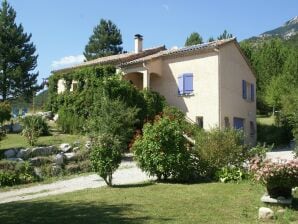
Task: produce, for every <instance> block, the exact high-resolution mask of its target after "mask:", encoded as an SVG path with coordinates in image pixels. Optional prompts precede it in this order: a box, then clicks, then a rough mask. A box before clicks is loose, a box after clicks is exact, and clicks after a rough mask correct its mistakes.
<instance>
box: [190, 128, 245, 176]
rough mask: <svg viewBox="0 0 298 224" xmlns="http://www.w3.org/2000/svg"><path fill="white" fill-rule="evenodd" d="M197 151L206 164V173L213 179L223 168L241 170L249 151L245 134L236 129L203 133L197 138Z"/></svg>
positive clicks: (215, 129) (213, 130)
mask: <svg viewBox="0 0 298 224" xmlns="http://www.w3.org/2000/svg"><path fill="white" fill-rule="evenodd" d="M195 140H196V145H195V147H196V150H197V153H198V155H199V156H200V158H201V159H202V160H203V161H205V162H206V165H207V166H206V172H207V173H208V176H209V177H211V178H213V177H214V175H215V173H216V172H217V171H219V170H221V169H222V168H223V167H227V166H234V167H236V168H241V167H242V165H243V162H244V161H245V160H246V159H247V149H246V147H245V146H244V145H243V133H242V132H240V131H238V130H234V129H225V130H220V129H219V128H214V129H212V130H210V131H208V132H207V131H201V132H199V133H198V134H197V136H196V139H195Z"/></svg>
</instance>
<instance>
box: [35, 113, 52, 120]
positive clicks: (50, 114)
mask: <svg viewBox="0 0 298 224" xmlns="http://www.w3.org/2000/svg"><path fill="white" fill-rule="evenodd" d="M37 115H39V116H42V117H43V118H45V119H49V120H50V119H52V117H53V114H52V111H45V112H38V113H37Z"/></svg>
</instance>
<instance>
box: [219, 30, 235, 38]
mask: <svg viewBox="0 0 298 224" xmlns="http://www.w3.org/2000/svg"><path fill="white" fill-rule="evenodd" d="M232 37H233V35H232V34H230V33H228V31H227V30H224V32H223V33H222V34H220V35H219V36H218V37H217V39H218V40H224V39H229V38H232Z"/></svg>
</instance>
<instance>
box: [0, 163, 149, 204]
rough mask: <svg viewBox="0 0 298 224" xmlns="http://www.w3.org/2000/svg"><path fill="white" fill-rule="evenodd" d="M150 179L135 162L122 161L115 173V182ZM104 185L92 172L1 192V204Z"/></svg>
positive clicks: (133, 181)
mask: <svg viewBox="0 0 298 224" xmlns="http://www.w3.org/2000/svg"><path fill="white" fill-rule="evenodd" d="M149 179H150V178H149V177H148V176H147V175H146V174H145V173H143V172H142V171H141V170H140V169H139V168H138V167H137V166H136V165H135V163H134V162H122V164H121V166H120V168H119V169H118V170H117V171H116V172H115V173H114V175H113V184H116V185H117V184H131V183H138V182H144V181H147V180H149ZM103 186H106V183H105V182H104V180H103V179H102V178H100V177H99V176H98V175H96V174H92V175H88V176H81V177H76V178H73V179H69V180H62V181H58V182H54V183H51V184H40V185H37V186H32V187H27V188H22V189H16V190H11V191H7V192H0V204H3V203H8V202H13V201H23V200H30V199H34V198H39V197H45V196H49V195H57V194H63V193H67V192H73V191H78V190H83V189H87V188H97V187H103Z"/></svg>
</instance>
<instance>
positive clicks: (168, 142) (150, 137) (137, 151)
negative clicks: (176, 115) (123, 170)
mask: <svg viewBox="0 0 298 224" xmlns="http://www.w3.org/2000/svg"><path fill="white" fill-rule="evenodd" d="M132 150H133V152H134V155H135V159H136V160H137V162H138V165H139V166H140V168H141V169H142V170H143V171H145V172H147V173H148V174H149V175H151V176H157V178H158V179H159V180H160V179H165V180H166V179H167V178H170V177H172V178H173V179H176V180H181V181H186V180H190V179H191V178H192V177H194V171H195V169H194V167H193V166H194V165H195V162H194V161H193V162H192V158H193V159H194V160H195V157H192V154H191V152H190V151H188V150H187V144H186V139H185V138H184V136H183V131H182V128H181V125H180V124H179V122H178V121H177V120H171V119H170V118H169V117H163V118H156V120H155V122H154V123H153V124H150V123H147V124H145V125H144V128H143V135H140V136H138V137H137V139H136V141H135V142H134V144H133V146H132Z"/></svg>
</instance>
